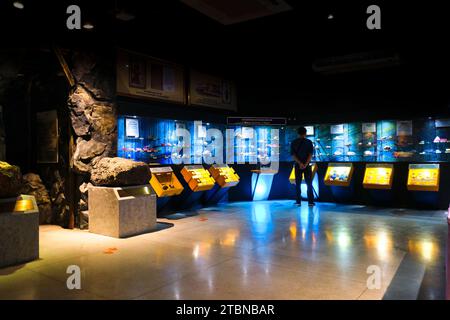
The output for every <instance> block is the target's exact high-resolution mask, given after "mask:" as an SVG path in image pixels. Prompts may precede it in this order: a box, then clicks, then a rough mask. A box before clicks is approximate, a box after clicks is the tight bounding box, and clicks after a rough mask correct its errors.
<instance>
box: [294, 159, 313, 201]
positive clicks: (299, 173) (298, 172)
mask: <svg viewBox="0 0 450 320" xmlns="http://www.w3.org/2000/svg"><path fill="white" fill-rule="evenodd" d="M303 175H305V182H306V187H307V190H308V192H307V193H308V202H309V203H313V202H314V194H313V186H312V169H311V166H307V167H306V168H305V169H303V170H302V169H300V166H299V165H298V164H297V163H296V164H295V191H296V196H297V202H301V200H302V180H303Z"/></svg>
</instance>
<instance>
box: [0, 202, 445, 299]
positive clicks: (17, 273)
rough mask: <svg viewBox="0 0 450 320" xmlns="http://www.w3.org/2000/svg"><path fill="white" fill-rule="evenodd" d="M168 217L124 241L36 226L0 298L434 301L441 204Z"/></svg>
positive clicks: (261, 207) (262, 208)
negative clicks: (73, 269)
mask: <svg viewBox="0 0 450 320" xmlns="http://www.w3.org/2000/svg"><path fill="white" fill-rule="evenodd" d="M177 216H178V217H177V218H180V219H160V220H159V221H160V224H159V226H160V229H161V230H159V231H157V232H153V233H149V234H145V235H140V236H136V237H131V238H128V239H114V238H109V237H104V236H100V235H95V234H91V233H89V232H87V231H80V230H64V229H61V228H59V227H57V226H42V227H41V230H40V256H41V258H40V259H39V260H37V261H34V262H30V263H27V264H25V265H21V266H16V267H10V268H4V269H0V299H383V298H384V299H443V298H444V297H445V253H446V249H445V245H446V241H447V228H448V227H447V223H446V220H445V212H443V211H442V212H441V211H411V210H395V209H376V208H368V207H365V206H349V205H335V204H318V205H317V206H316V207H314V208H308V207H307V206H302V207H301V208H299V207H296V206H294V205H293V203H292V201H260V202H239V203H229V204H225V205H220V206H217V207H211V208H205V209H200V210H197V211H195V212H188V213H186V216H185V217H182V216H183V215H177ZM180 216H181V217H180ZM70 265H77V266H79V267H80V270H81V289H80V290H68V289H67V285H66V281H67V278H68V277H69V276H70V275H69V274H67V272H66V271H67V268H68V266H70ZM369 266H372V268H375V270H379V271H381V273H379V275H380V277H378V278H376V279H377V280H379V284H380V286H379V288H378V287H376V288H372V287H371V288H368V278H369V276H371V275H373V274H368V273H367V271H368V268H369ZM373 266H375V267H373ZM369 270H374V269H369ZM377 274H378V273H377ZM373 280H374V278H373V277H372V278H371V280H370V281H369V283H370V284H373V283H374V282H373ZM375 283H376V282H375Z"/></svg>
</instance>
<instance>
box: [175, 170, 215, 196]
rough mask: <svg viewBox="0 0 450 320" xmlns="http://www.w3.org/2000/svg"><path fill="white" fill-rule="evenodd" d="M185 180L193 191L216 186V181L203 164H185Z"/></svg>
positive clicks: (182, 171) (182, 172) (183, 173)
mask: <svg viewBox="0 0 450 320" xmlns="http://www.w3.org/2000/svg"><path fill="white" fill-rule="evenodd" d="M181 174H182V175H183V178H184V180H186V182H187V183H188V185H189V188H191V190H192V191H194V192H197V191H205V190H209V189H212V188H213V187H214V184H215V181H214V179H213V178H212V177H211V175H210V174H209V172H208V171H206V169H205V168H203V166H201V165H194V166H185V167H183V169H182V170H181Z"/></svg>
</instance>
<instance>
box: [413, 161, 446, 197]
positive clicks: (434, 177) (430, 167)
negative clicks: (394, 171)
mask: <svg viewBox="0 0 450 320" xmlns="http://www.w3.org/2000/svg"><path fill="white" fill-rule="evenodd" d="M408 190H412V191H439V164H410V165H409V172H408Z"/></svg>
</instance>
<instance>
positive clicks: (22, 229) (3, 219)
mask: <svg viewBox="0 0 450 320" xmlns="http://www.w3.org/2000/svg"><path fill="white" fill-rule="evenodd" d="M38 258H39V208H38V206H37V204H36V200H35V199H34V197H33V196H26V195H21V196H19V197H17V198H10V199H0V268H2V267H6V266H12V265H17V264H21V263H25V262H29V261H32V260H36V259H38Z"/></svg>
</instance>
